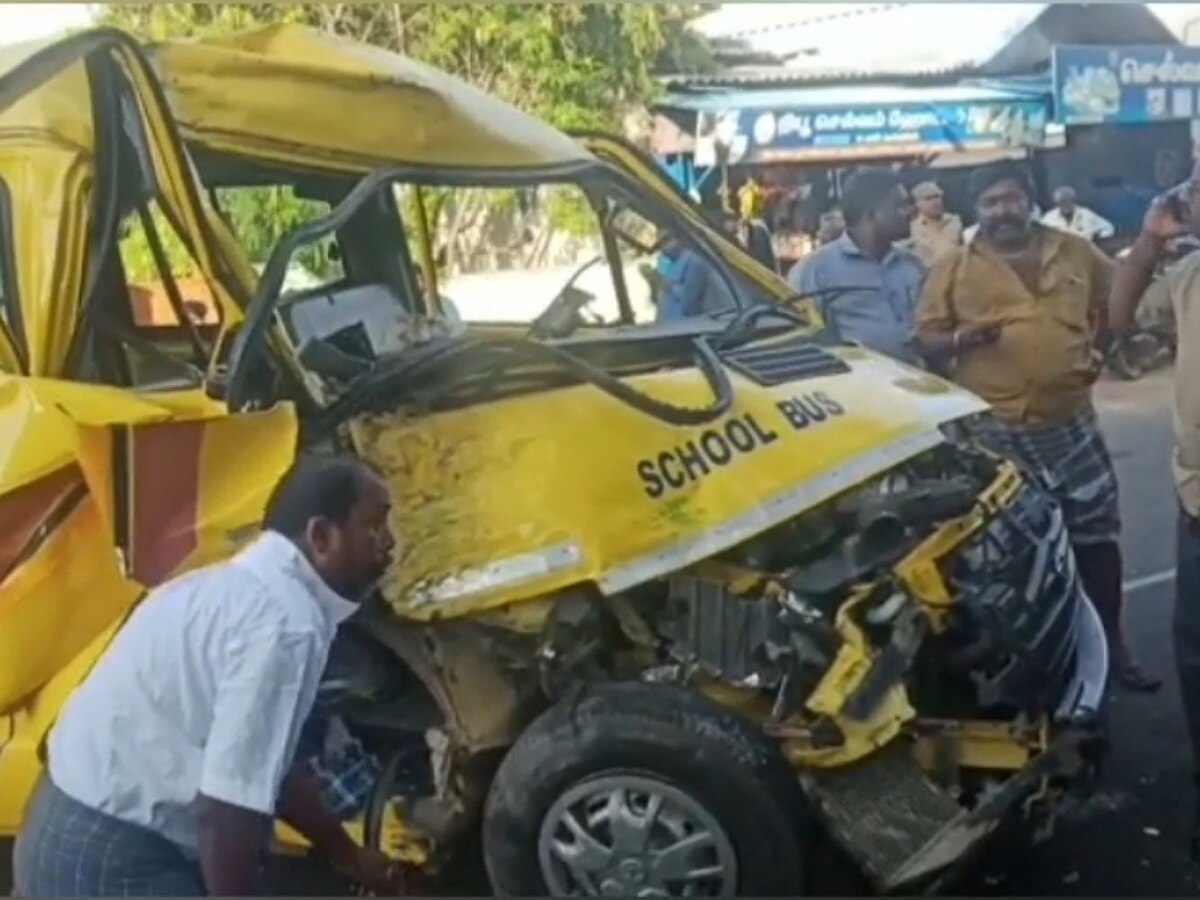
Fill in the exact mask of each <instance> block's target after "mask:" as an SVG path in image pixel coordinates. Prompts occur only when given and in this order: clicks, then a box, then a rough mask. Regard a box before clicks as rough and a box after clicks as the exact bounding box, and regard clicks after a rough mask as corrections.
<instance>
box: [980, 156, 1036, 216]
mask: <svg viewBox="0 0 1200 900" xmlns="http://www.w3.org/2000/svg"><path fill="white" fill-rule="evenodd" d="M1002 181H1015V182H1016V183H1017V184H1019V185H1020V186H1021V189H1022V190H1023V191H1025V196H1026V197H1028V198H1029V202H1030V203H1032V202H1033V200H1034V197H1035V195H1036V193H1037V192H1036V191H1035V190H1034V188H1033V180H1032V179H1031V178H1030V177H1029V171H1028V170H1027V169H1026V168H1025V167H1024V166H1023V165H1021V164H1020V163H1019V162H1017V161H1016V160H1012V159H1002V160H1000V161H999V162H994V163H989V164H988V165H986V166H980V167H979V168H978V169H976V170H975V171H974V172H972V173H971V177H970V179H969V180H968V181H967V192H968V193H969V194H970V195H971V205H972V206H974V205H975V204H977V203H978V202H979V195H980V194H982V193H983V192H984V191H986V190H987V189H988V188H990V187H995V186H996V185H997V184H999V183H1000V182H1002Z"/></svg>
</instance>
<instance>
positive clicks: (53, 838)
mask: <svg viewBox="0 0 1200 900" xmlns="http://www.w3.org/2000/svg"><path fill="white" fill-rule="evenodd" d="M203 883H204V882H203V879H202V877H201V875H200V868H199V866H198V865H197V864H196V863H195V862H192V861H191V860H189V859H188V858H187V857H186V856H185V855H184V853H183V851H182V850H180V849H179V847H177V846H176V845H174V844H172V843H171V842H170V841H168V840H167V839H166V838H164V837H162V836H161V835H158V834H155V833H154V832H153V831H150V830H148V829H145V828H142V827H140V826H137V825H133V824H130V823H129V822H124V821H122V820H120V819H116V818H113V817H112V816H110V815H107V814H105V813H102V812H98V811H97V810H94V809H92V808H91V807H88V806H84V805H83V804H82V803H79V802H78V801H76V800H73V799H72V798H71V797H68V796H67V795H66V794H64V793H63V792H62V791H61V790H59V789H58V788H57V787H56V786H55V784H54V782H52V781H51V780H50V777H49V776H48V775H45V774H43V775H42V777H41V779H40V780H39V782H38V785H37V787H36V788H34V792H33V796H32V797H31V798H30V801H29V804H28V806H26V808H25V817H24V820H23V821H22V823H21V830H20V833H19V834H18V835H17V842H16V846H15V847H14V849H13V895H14V896H16V897H154V896H158V897H202V896H204V895H205V891H204V888H203Z"/></svg>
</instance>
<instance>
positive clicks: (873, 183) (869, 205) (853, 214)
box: [842, 167, 904, 227]
mask: <svg viewBox="0 0 1200 900" xmlns="http://www.w3.org/2000/svg"><path fill="white" fill-rule="evenodd" d="M903 186H904V182H903V181H901V180H900V176H899V175H897V174H896V173H895V172H893V171H892V170H891V169H884V168H879V167H872V168H869V169H859V170H858V171H857V172H855V173H854V174H853V175H851V176H850V177H849V178H848V179H847V180H846V186H845V187H844V188H843V189H842V218H843V220H844V221H845V222H846V225H847V227H849V226H851V225H857V224H858V223H859V222H861V221H862V220H863V219H865V218H866V217H867V216H868V215H870V214H871V212H872V211H873V210H874V209H875V208H876V207H877V206H878V205H879V203H880V202H881V201H882V200H883V199H884V198H885V197H887V195H888V194H890V193H892V192H894V191H895V190H896V188H898V187H903Z"/></svg>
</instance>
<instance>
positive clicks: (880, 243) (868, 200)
mask: <svg viewBox="0 0 1200 900" xmlns="http://www.w3.org/2000/svg"><path fill="white" fill-rule="evenodd" d="M842 216H843V218H844V220H845V223H846V232H845V234H843V235H842V236H841V237H839V238H837V239H836V240H834V241H832V242H831V243H829V244H826V245H825V246H824V247H821V248H820V249H819V250H817V251H816V252H815V253H813V254H812V255H810V256H807V257H805V258H804V259H802V260H800V262H798V263H796V265H795V266H793V267H792V270H791V271H790V272H789V273H788V282H789V283H790V284H791V286H792V287H793V288H794V289H795V290H796V291H797V292H798V293H800V294H804V295H806V296H808V297H810V298H811V299H812V300H813V301H814V302H815V303H816V304H817V306H818V308H819V309H820V310H821V314H822V315H823V316H824V317H825V321H826V324H827V325H828V326H829V328H830V330H831V331H832V332H833V334H834V336H835V337H838V338H840V339H842V340H848V341H858V342H860V343H862V344H864V345H866V346H867V347H870V348H871V349H873V350H877V351H879V352H880V353H884V354H886V355H888V356H891V357H893V358H894V359H898V360H900V361H901V362H906V363H910V364H912V365H920V357H919V356H918V354H917V351H916V349H915V347H914V346H913V344H912V328H913V312H914V310H915V308H916V302H917V297H918V295H919V294H920V290H921V283H922V282H923V281H924V278H925V269H924V267H923V266H922V265H921V263H920V261H919V260H918V259H917V258H916V256H914V255H913V254H911V253H909V252H908V251H907V250H902V249H899V248H897V247H896V246H895V244H896V242H897V241H901V240H904V239H905V238H907V237H908V235H909V225H910V222H911V219H912V202H911V200H910V199H909V196H908V191H907V190H905V188H904V184H903V182H901V180H900V178H899V177H898V176H897V175H896V174H895V173H893V172H892V171H890V170H888V169H863V170H861V171H859V172H857V173H855V174H854V175H853V176H852V177H851V178H850V179H849V180H848V181H847V182H846V187H845V190H844V191H843V196H842Z"/></svg>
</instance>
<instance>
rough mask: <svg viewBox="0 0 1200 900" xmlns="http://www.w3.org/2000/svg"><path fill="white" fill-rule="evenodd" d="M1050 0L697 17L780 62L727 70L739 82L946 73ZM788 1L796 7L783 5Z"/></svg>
mask: <svg viewBox="0 0 1200 900" xmlns="http://www.w3.org/2000/svg"><path fill="white" fill-rule="evenodd" d="M1049 6H1050V4H1048V3H953V4H950V3H947V4H942V3H892V4H881V5H874V6H868V5H865V4H850V3H835V4H819V5H818V4H813V5H805V4H786V5H783V4H779V5H776V4H761V3H757V4H729V5H728V6H727V7H724V8H722V9H720V10H717V11H716V12H714V13H710V14H709V15H708V16H704V17H702V18H700V19H698V20H697V22H696V23H695V28H696V30H697V32H699V33H701V34H703V35H704V36H705V37H707V38H709V39H710V40H712V41H714V43H715V45H716V46H717V47H718V49H719V50H720V51H721V52H724V53H727V54H728V55H729V56H730V57H732V56H734V55H735V50H734V48H736V52H737V53H742V54H746V55H753V56H756V57H765V58H771V59H775V60H778V61H779V62H780V63H781V65H780V66H779V67H778V68H768V69H766V70H761V71H760V72H758V73H755V72H754V71H753V70H749V71H743V72H737V71H736V70H735V71H734V72H732V73H730V74H731V75H732V77H733V78H734V79H737V80H738V81H740V82H742V83H749V81H750V80H751V79H753V78H754V77H755V75H756V74H757V75H760V76H765V78H762V77H760V78H759V80H760V81H763V80H765V81H776V82H781V81H805V80H816V79H832V78H840V79H851V78H853V79H864V78H871V77H879V76H881V75H883V76H919V75H941V74H951V73H955V72H960V71H966V70H969V69H972V68H977V67H979V66H982V65H983V64H984V63H986V62H987V61H988V60H990V59H991V58H992V57H994V56H995V55H996V54H998V53H999V52H1000V51H1001V50H1003V49H1004V47H1005V46H1006V45H1007V44H1008V43H1009V42H1010V41H1011V40H1012V39H1013V38H1015V37H1016V36H1017V35H1018V34H1020V32H1021V31H1022V30H1024V29H1025V28H1027V27H1028V26H1029V25H1031V24H1033V22H1035V21H1036V20H1037V19H1038V17H1039V16H1040V15H1041V14H1042V13H1043V12H1045V10H1046V9H1047V8H1048V7H1049ZM772 7H774V11H772ZM786 7H791V9H790V10H788V11H787V12H784V11H783V8H786ZM951 35H952V36H953V38H951V37H950V36H951ZM721 48H724V50H721ZM720 78H722V76H708V77H705V78H698V79H675V83H682V82H685V81H686V82H687V83H694V84H699V83H714V82H715V81H716V80H717V79H720ZM726 81H728V76H726Z"/></svg>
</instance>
